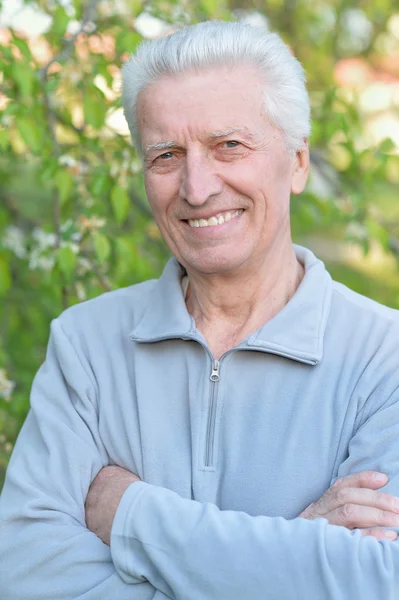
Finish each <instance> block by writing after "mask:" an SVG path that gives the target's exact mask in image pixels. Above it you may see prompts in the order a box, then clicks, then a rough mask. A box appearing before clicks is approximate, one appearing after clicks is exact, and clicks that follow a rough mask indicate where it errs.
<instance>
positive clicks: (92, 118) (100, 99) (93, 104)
mask: <svg viewBox="0 0 399 600" xmlns="http://www.w3.org/2000/svg"><path fill="white" fill-rule="evenodd" d="M83 112H84V117H85V121H86V123H87V124H88V125H91V126H92V127H94V129H101V127H102V126H103V124H104V120H105V116H106V114H107V105H106V100H105V97H104V94H103V93H102V92H101V91H100V90H99V89H98V88H97V87H95V86H90V87H89V88H88V89H87V90H86V91H85V92H84V96H83Z"/></svg>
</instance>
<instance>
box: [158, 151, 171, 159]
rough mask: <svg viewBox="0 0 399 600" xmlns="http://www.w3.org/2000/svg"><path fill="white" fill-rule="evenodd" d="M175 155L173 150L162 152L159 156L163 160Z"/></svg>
mask: <svg viewBox="0 0 399 600" xmlns="http://www.w3.org/2000/svg"><path fill="white" fill-rule="evenodd" d="M172 157H173V152H164V153H163V154H160V155H159V156H158V157H157V158H160V159H161V160H167V159H168V158H172Z"/></svg>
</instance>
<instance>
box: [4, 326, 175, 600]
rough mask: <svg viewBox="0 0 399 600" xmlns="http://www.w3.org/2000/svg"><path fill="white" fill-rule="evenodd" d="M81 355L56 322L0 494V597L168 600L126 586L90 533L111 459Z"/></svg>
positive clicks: (141, 586)
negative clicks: (99, 482) (94, 492)
mask: <svg viewBox="0 0 399 600" xmlns="http://www.w3.org/2000/svg"><path fill="white" fill-rule="evenodd" d="M80 354H81V355H79V351H78V350H77V349H75V348H74V347H73V345H72V344H71V342H70V340H69V338H68V337H67V335H65V333H64V331H63V329H62V327H61V325H60V321H59V320H56V321H54V322H53V323H52V329H51V335H50V341H49V345H48V350H47V356H46V360H45V363H44V364H43V365H42V367H41V368H40V370H39V372H38V373H37V375H36V378H35V380H34V383H33V387H32V395H31V410H30V413H29V414H28V417H27V419H26V421H25V423H24V425H23V427H22V429H21V432H20V435H19V438H18V440H17V442H16V445H15V448H14V452H13V455H12V457H11V460H10V464H9V468H8V471H7V477H6V482H5V485H4V488H3V491H2V494H1V497H0V598H1V599H2V600H22V599H23V600H75V599H78V598H79V600H107V599H109V600H116V599H118V600H150V599H151V600H152V599H154V600H164V599H165V596H164V594H162V593H161V592H159V591H157V590H155V589H154V587H153V586H152V585H151V584H150V583H148V582H144V581H141V580H138V579H135V578H134V577H132V578H131V579H130V581H129V584H127V583H126V582H125V581H123V580H122V579H121V577H120V576H119V574H118V573H117V572H116V571H115V568H114V565H113V562H112V558H111V553H110V549H109V547H108V546H106V545H105V544H103V543H102V541H101V540H100V539H99V538H98V537H97V536H96V535H95V534H93V533H92V532H90V531H89V530H88V529H87V528H86V523H85V511H84V503H85V500H86V496H87V492H88V488H89V486H90V483H91V482H92V480H93V479H94V477H95V476H96V474H97V473H98V471H99V470H100V469H101V468H102V467H103V466H105V465H106V464H107V456H106V452H105V449H104V448H103V446H102V443H101V439H100V436H99V433H98V427H97V422H98V419H97V414H96V408H95V406H96V403H95V394H96V387H95V379H94V376H93V373H92V372H91V371H90V366H89V365H88V364H87V362H86V361H85V359H84V356H83V353H80ZM130 584H133V585H130Z"/></svg>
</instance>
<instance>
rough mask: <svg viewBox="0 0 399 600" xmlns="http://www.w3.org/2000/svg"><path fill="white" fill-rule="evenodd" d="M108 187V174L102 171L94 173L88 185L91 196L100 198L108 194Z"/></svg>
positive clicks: (109, 183) (109, 180) (109, 181)
mask: <svg viewBox="0 0 399 600" xmlns="http://www.w3.org/2000/svg"><path fill="white" fill-rule="evenodd" d="M110 185H111V179H110V177H109V175H108V173H104V172H103V171H98V172H95V173H94V174H93V179H92V182H91V184H90V192H91V193H92V194H93V196H96V197H97V198H100V197H101V196H104V195H105V194H106V193H107V192H108V190H109V188H110Z"/></svg>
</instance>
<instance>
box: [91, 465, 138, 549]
mask: <svg viewBox="0 0 399 600" xmlns="http://www.w3.org/2000/svg"><path fill="white" fill-rule="evenodd" d="M135 481H140V478H139V477H137V475H134V474H133V473H131V472H130V471H127V470H126V469H122V467H116V466H110V467H104V468H103V469H101V471H100V472H99V473H98V474H97V476H96V477H95V478H94V480H93V482H92V484H91V486H90V488H89V492H88V494H87V498H86V503H85V511H86V525H87V528H88V529H90V531H92V532H93V533H95V534H96V535H97V536H98V537H99V538H100V539H101V540H102V541H103V542H104V544H108V546H109V545H110V537H111V529H112V523H113V522H114V518H115V513H116V509H117V508H118V506H119V503H120V501H121V499H122V496H123V494H124V493H125V491H126V490H127V488H128V487H129V485H130V484H132V483H134V482H135Z"/></svg>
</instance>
